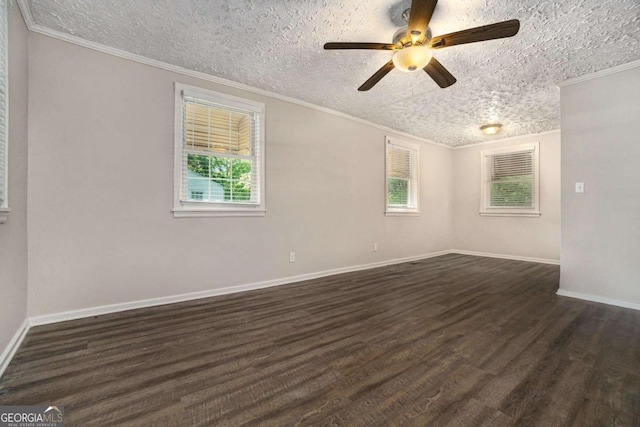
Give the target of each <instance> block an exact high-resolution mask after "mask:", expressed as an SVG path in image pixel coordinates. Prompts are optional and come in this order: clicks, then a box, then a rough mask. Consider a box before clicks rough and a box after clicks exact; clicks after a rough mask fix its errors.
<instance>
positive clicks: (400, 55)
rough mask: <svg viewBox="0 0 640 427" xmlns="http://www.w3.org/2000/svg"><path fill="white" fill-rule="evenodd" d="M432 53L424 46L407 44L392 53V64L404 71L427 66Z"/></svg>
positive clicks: (413, 70) (407, 71) (409, 71)
mask: <svg viewBox="0 0 640 427" xmlns="http://www.w3.org/2000/svg"><path fill="white" fill-rule="evenodd" d="M432 57H433V53H432V52H431V49H429V48H428V47H426V46H409V47H405V48H404V49H402V50H399V51H397V52H396V53H395V54H394V55H393V65H395V67H396V68H397V69H398V70H400V71H404V72H406V73H412V72H415V71H418V70H420V69H422V68H424V67H426V66H427V64H428V63H429V61H431V58H432Z"/></svg>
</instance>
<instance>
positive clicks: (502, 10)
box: [29, 0, 640, 146]
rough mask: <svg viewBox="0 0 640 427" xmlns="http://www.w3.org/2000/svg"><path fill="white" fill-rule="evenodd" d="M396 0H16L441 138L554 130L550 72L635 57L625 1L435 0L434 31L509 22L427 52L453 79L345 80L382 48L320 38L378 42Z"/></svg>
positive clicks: (102, 36)
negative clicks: (484, 127) (493, 124)
mask: <svg viewBox="0 0 640 427" xmlns="http://www.w3.org/2000/svg"><path fill="white" fill-rule="evenodd" d="M410 3H411V2H410V0H401V1H398V0H262V1H261V0H219V1H209V0H100V1H87V0H30V1H29V5H30V8H31V12H32V15H33V18H34V21H35V23H36V24H39V25H41V26H44V27H48V28H50V29H53V30H57V31H60V32H63V33H67V34H71V35H75V36H77V37H81V38H83V39H86V40H90V41H93V42H97V43H101V44H104V45H107V46H111V47H115V48H118V49H122V50H125V51H128V52H131V53H135V54H138V55H142V56H145V57H149V58H153V59H156V60H160V61H163V62H166V63H169V64H173V65H178V66H181V67H184V68H188V69H192V70H196V71H201V72H204V73H207V74H211V75H214V76H218V77H222V78H225V79H229V80H233V81H235V82H239V83H244V84H247V85H250V86H253V87H256V88H260V89H264V90H268V91H272V92H276V93H278V94H281V95H286V96H290V97H293V98H297V99H300V100H303V101H307V102H311V103H313V104H316V105H320V106H324V107H328V108H331V109H334V110H337V111H341V112H344V113H347V114H349V115H352V116H355V117H360V118H362V119H365V120H369V121H371V122H374V123H378V124H381V125H384V126H388V127H390V128H393V129H397V130H399V131H404V132H407V133H410V134H413V135H416V136H420V137H423V138H427V139H430V140H432V141H436V142H439V143H443V144H447V145H450V146H459V145H465V144H471V143H476V142H481V141H485V140H489V139H491V137H486V136H484V135H482V134H481V133H480V132H479V130H478V127H479V126H480V125H481V124H484V123H486V122H488V121H499V122H502V123H503V124H504V128H503V132H502V133H501V134H500V136H499V137H501V138H502V137H509V136H517V135H524V134H531V133H537V132H543V131H547V130H551V129H557V128H559V125H560V96H559V89H558V88H557V87H556V85H555V82H558V81H561V80H564V79H567V78H571V77H577V76H581V75H584V74H588V73H592V72H595V71H599V70H602V69H606V68H610V67H613V66H616V65H620V64H624V63H627V62H630V61H633V60H637V59H640V1H639V0H567V1H555V0H554V1H548V0H541V1H510V0H440V2H439V3H438V6H437V7H436V11H435V14H434V16H433V19H432V21H431V29H432V32H433V34H434V35H439V34H444V33H448V32H452V31H457V30H461V29H465V28H469V27H475V26H480V25H485V24H490V23H494V22H498V21H504V20H508V19H514V18H515V19H519V20H520V22H521V28H520V33H519V34H518V35H516V36H515V37H513V38H508V39H503V40H496V41H489V42H482V43H476V44H470V45H464V46H453V47H450V48H447V49H441V50H438V51H436V52H435V56H436V57H437V58H438V60H439V61H440V62H441V63H442V64H443V65H444V66H445V67H447V68H448V69H449V71H451V73H452V74H453V75H454V76H456V77H457V79H458V82H457V83H456V84H455V85H453V86H451V87H450V88H447V89H440V88H439V87H438V86H437V85H436V84H435V83H434V82H433V81H432V80H431V79H430V78H429V77H428V76H427V75H426V74H425V73H423V72H417V73H413V74H406V73H402V72H400V71H398V70H394V71H392V72H391V73H390V74H389V75H387V77H385V78H384V79H383V80H382V81H381V82H380V83H378V85H377V86H375V87H374V88H373V89H372V90H371V91H369V92H358V91H357V90H356V89H357V87H358V86H360V85H361V84H362V83H363V82H364V81H365V80H366V79H367V78H368V77H369V76H370V75H371V74H373V73H374V72H375V71H376V70H377V69H378V68H380V67H381V66H382V65H383V64H384V63H385V62H387V61H388V60H389V59H390V57H391V55H392V53H391V52H387V51H325V50H323V49H322V46H323V44H324V43H325V42H328V41H373V42H385V43H386V42H390V41H391V38H392V36H393V33H394V32H395V31H396V30H397V29H398V28H399V27H400V26H402V25H403V21H402V19H401V18H400V15H401V13H402V11H403V10H404V9H405V8H407V7H409V6H410ZM493 138H495V137H493Z"/></svg>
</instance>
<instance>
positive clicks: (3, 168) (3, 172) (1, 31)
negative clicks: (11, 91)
mask: <svg viewBox="0 0 640 427" xmlns="http://www.w3.org/2000/svg"><path fill="white" fill-rule="evenodd" d="M0 15H1V16H0V209H3V208H4V209H5V210H6V209H7V208H8V199H7V196H8V194H7V192H8V185H7V184H8V182H7V172H8V161H9V159H8V147H7V145H8V142H7V136H8V133H7V126H8V112H9V110H8V91H7V87H8V84H7V74H8V73H7V60H8V49H7V31H8V23H7V2H6V1H2V2H0ZM0 215H2V214H1V213H0ZM0 221H1V220H0Z"/></svg>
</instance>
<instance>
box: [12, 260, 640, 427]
mask: <svg viewBox="0 0 640 427" xmlns="http://www.w3.org/2000/svg"><path fill="white" fill-rule="evenodd" d="M558 278H559V267H557V266H552V265H545V264H535V263H528V262H521V261H508V260H500V259H494V258H480V257H472V256H465V255H445V256H442V257H438V258H432V259H427V260H423V261H416V262H411V263H406V264H399V265H394V266H389V267H383V268H377V269H372V270H366V271H360V272H353V273H346V274H341V275H336V276H331V277H326V278H321V279H316V280H310V281H307V282H302V283H298V284H292V285H286V286H280V287H276V288H271V289H263V290H257V291H252V292H246V293H240V294H233V295H226V296H221V297H215V298H208V299H202V300H197V301H190V302H184V303H179V304H171V305H166V306H160V307H152V308H146V309H139V310H132V311H127V312H122V313H114V314H109V315H104V316H98V317H95V318H88V319H81V320H75V321H69V322H64V323H59V324H53V325H47V326H39V327H34V328H33V329H31V330H30V331H29V333H28V335H27V337H26V339H25V341H24V343H23V345H22V347H21V348H20V349H19V351H18V353H17V354H16V357H15V358H14V360H13V362H12V363H11V365H10V366H9V368H8V369H7V371H6V373H5V375H4V377H3V378H2V379H1V380H0V404H1V405H18V404H21V405H49V404H58V405H64V406H65V415H66V422H67V424H66V425H70V426H71V425H82V426H92V425H100V426H105V425H132V426H134V425H135V426H144V425H161V426H165V425H166V426H172V425H176V426H190V425H195V426H199V425H228V426H237V425H264V426H289V425H313V426H324V425H326V426H329V425H332V426H378V425H380V426H382V425H384V426H635V425H640V374H639V372H638V366H640V312H637V311H633V310H629V309H623V308H618V307H612V306H605V305H601V304H596V303H590V302H586V301H579V300H573V299H569V298H563V297H558V296H557V295H555V291H556V290H557V285H558Z"/></svg>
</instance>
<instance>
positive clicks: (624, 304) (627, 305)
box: [556, 289, 640, 310]
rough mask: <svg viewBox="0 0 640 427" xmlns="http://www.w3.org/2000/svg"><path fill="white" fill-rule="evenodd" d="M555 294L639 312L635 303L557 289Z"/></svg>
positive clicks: (639, 308)
mask: <svg viewBox="0 0 640 427" xmlns="http://www.w3.org/2000/svg"><path fill="white" fill-rule="evenodd" d="M556 294H557V295H560V296H561V297H569V298H576V299H581V300H585V301H592V302H599V303H601V304H608V305H615V306H618V307H624V308H631V309H633V310H640V304H638V303H635V302H628V301H622V300H617V299H612V298H605V297H601V296H598V295H589V294H581V293H579V292H571V291H565V290H564V289H558V292H556Z"/></svg>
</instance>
